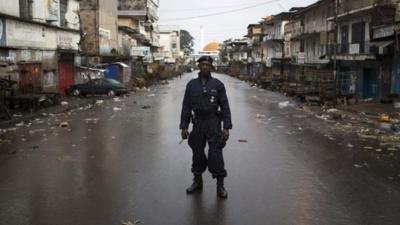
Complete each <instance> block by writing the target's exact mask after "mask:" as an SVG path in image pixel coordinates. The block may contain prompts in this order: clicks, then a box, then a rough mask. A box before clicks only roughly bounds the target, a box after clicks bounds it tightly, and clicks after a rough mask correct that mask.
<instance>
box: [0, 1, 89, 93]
mask: <svg viewBox="0 0 400 225" xmlns="http://www.w3.org/2000/svg"><path fill="white" fill-rule="evenodd" d="M80 37H81V36H80V22H79V1H78V0H62V1H59V0H37V1H31V0H20V1H13V2H12V4H10V1H6V0H0V77H2V78H7V79H12V80H15V81H17V83H18V90H17V91H18V92H17V93H33V92H41V91H47V92H49V91H51V92H64V91H65V89H66V88H67V87H68V86H69V85H71V84H73V83H75V80H76V78H75V65H76V64H78V61H79V60H78V59H79V58H78V57H77V53H78V51H79V43H80Z"/></svg>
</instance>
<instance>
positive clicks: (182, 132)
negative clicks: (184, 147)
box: [181, 129, 189, 140]
mask: <svg viewBox="0 0 400 225" xmlns="http://www.w3.org/2000/svg"><path fill="white" fill-rule="evenodd" d="M181 136H182V139H183V140H186V139H188V138H189V131H188V130H187V129H182V131H181Z"/></svg>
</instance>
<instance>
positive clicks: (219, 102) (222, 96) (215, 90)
mask: <svg viewBox="0 0 400 225" xmlns="http://www.w3.org/2000/svg"><path fill="white" fill-rule="evenodd" d="M219 110H220V111H221V117H222V122H223V127H224V128H225V129H232V121H231V110H230V108H229V102H228V97H227V96H226V90H225V86H224V84H223V83H222V82H221V81H219V80H218V79H216V78H213V77H211V75H209V77H208V78H207V82H206V84H205V85H204V86H203V85H202V82H201V78H200V75H199V77H198V78H196V79H193V80H191V81H190V82H189V83H188V84H187V86H186V91H185V97H184V99H183V104H182V113H181V123H180V126H179V127H180V129H188V127H189V124H190V120H191V118H192V112H194V114H195V117H197V116H200V117H201V116H207V115H217V113H218V111H219Z"/></svg>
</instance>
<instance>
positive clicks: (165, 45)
mask: <svg viewBox="0 0 400 225" xmlns="http://www.w3.org/2000/svg"><path fill="white" fill-rule="evenodd" d="M159 29H160V46H161V50H160V51H159V53H160V55H159V57H158V60H160V61H164V62H166V63H176V62H177V61H178V59H179V58H180V57H182V56H183V55H182V54H181V47H180V28H179V26H167V25H164V26H159Z"/></svg>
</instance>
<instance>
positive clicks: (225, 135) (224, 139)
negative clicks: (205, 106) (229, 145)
mask: <svg viewBox="0 0 400 225" xmlns="http://www.w3.org/2000/svg"><path fill="white" fill-rule="evenodd" d="M228 139H229V130H228V129H223V130H222V142H223V143H225V142H227V141H228Z"/></svg>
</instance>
